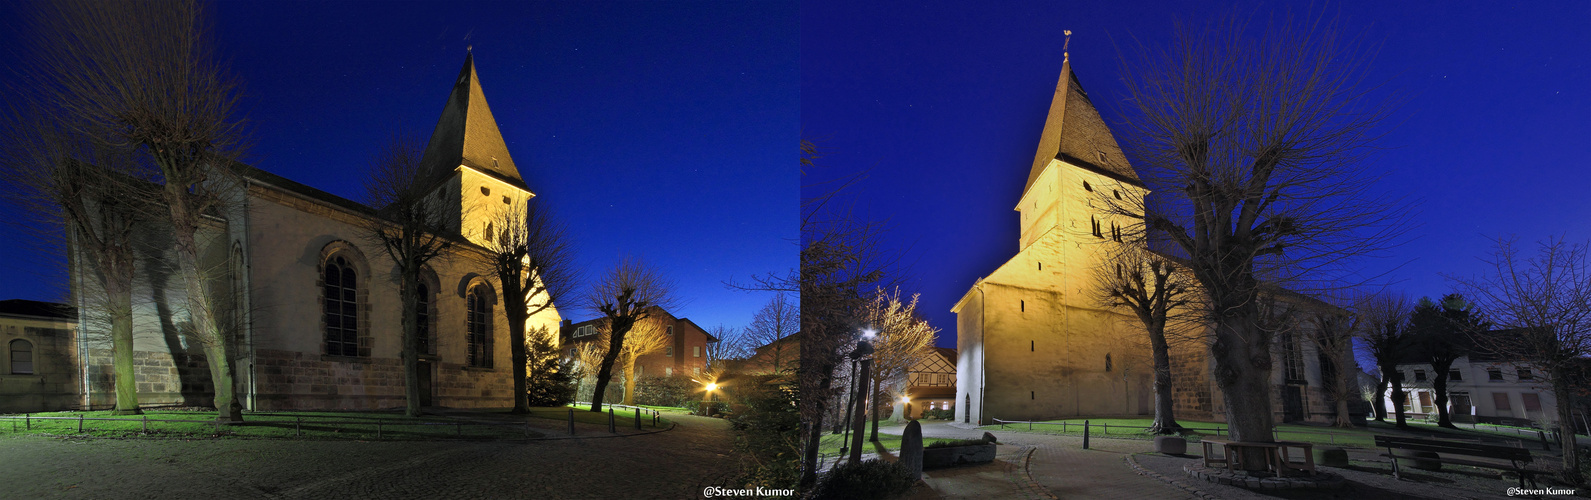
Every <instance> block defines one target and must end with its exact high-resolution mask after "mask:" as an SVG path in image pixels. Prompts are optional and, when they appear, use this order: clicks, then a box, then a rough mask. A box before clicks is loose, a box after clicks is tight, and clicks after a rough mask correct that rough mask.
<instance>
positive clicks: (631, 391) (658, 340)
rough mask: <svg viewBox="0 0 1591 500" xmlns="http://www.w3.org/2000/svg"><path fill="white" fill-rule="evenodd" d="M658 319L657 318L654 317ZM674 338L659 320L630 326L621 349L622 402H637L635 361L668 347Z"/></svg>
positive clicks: (629, 403)
mask: <svg viewBox="0 0 1591 500" xmlns="http://www.w3.org/2000/svg"><path fill="white" fill-rule="evenodd" d="M653 319H656V318H653ZM673 340H674V338H673V337H670V336H669V335H668V333H667V330H666V329H665V327H664V326H663V325H660V324H658V322H657V321H639V322H637V323H636V324H635V327H633V328H630V334H629V335H625V336H624V346H623V347H621V348H620V349H619V364H621V365H623V366H624V401H623V402H622V404H627V405H633V404H635V382H636V379H637V377H636V374H635V362H636V361H638V360H640V359H641V356H645V355H648V354H652V353H655V352H660V351H662V350H663V348H665V347H668V345H669V344H670V343H672V342H673Z"/></svg>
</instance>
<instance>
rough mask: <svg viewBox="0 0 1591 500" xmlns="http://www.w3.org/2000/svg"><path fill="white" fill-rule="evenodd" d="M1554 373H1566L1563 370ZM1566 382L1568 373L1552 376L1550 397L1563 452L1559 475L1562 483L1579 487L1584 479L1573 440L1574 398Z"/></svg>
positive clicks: (1577, 448) (1576, 447) (1578, 446)
mask: <svg viewBox="0 0 1591 500" xmlns="http://www.w3.org/2000/svg"><path fill="white" fill-rule="evenodd" d="M1554 371H1557V372H1568V370H1564V369H1559V370H1554ZM1568 380H1570V377H1569V374H1568V373H1553V374H1552V382H1553V383H1552V397H1553V398H1554V399H1556V400H1557V405H1555V406H1557V409H1558V437H1559V442H1558V446H1560V447H1561V448H1560V450H1561V451H1563V469H1562V470H1561V471H1559V473H1560V474H1561V475H1562V477H1563V481H1564V482H1566V483H1569V484H1572V485H1580V484H1582V483H1584V482H1585V477H1584V476H1582V475H1581V474H1580V453H1579V452H1580V445H1579V443H1578V442H1577V441H1576V440H1575V438H1574V431H1575V429H1574V427H1575V426H1574V405H1573V404H1572V401H1574V396H1573V395H1572V394H1570V392H1569V384H1568V383H1567V381H1568Z"/></svg>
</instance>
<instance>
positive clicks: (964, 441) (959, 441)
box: [924, 439, 989, 448]
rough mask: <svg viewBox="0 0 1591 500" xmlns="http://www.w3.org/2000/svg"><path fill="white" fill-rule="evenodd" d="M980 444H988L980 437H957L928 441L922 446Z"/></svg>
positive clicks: (939, 446) (942, 446)
mask: <svg viewBox="0 0 1591 500" xmlns="http://www.w3.org/2000/svg"><path fill="white" fill-rule="evenodd" d="M982 444H989V442H988V441H984V440H982V439H957V440H954V441H937V442H933V443H928V445H927V446H924V448H951V447H955V446H978V445H982Z"/></svg>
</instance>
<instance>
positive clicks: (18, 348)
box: [11, 339, 33, 375]
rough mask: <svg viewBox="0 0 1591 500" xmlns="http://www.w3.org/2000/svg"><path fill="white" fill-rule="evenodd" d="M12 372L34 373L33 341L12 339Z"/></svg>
mask: <svg viewBox="0 0 1591 500" xmlns="http://www.w3.org/2000/svg"><path fill="white" fill-rule="evenodd" d="M11 373H13V374H17V375H32V374H33V343H31V342H28V341H26V340H22V339H17V340H13V341H11Z"/></svg>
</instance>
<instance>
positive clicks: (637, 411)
mask: <svg viewBox="0 0 1591 500" xmlns="http://www.w3.org/2000/svg"><path fill="white" fill-rule="evenodd" d="M635 430H641V409H640V408H636V409H635Z"/></svg>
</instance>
